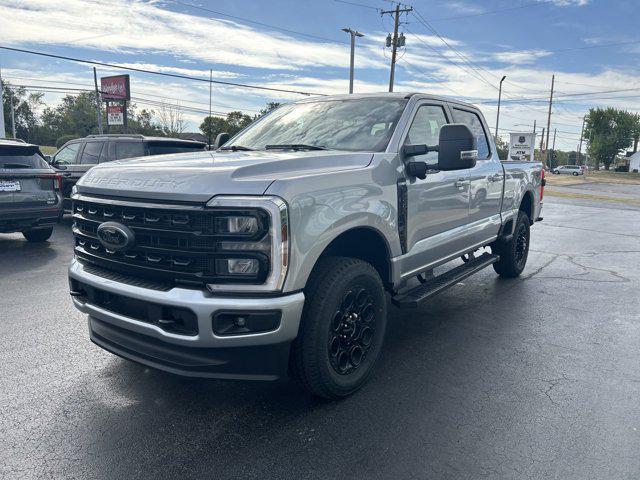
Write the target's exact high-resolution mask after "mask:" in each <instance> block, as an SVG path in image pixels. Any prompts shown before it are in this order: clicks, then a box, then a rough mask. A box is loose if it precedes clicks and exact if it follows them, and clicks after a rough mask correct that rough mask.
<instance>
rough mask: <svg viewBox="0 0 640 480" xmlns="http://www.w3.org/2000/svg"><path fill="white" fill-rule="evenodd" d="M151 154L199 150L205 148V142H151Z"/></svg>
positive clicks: (149, 145) (149, 144)
mask: <svg viewBox="0 0 640 480" xmlns="http://www.w3.org/2000/svg"><path fill="white" fill-rule="evenodd" d="M147 146H148V147H149V155H165V154H168V153H183V152H197V151H200V150H204V144H203V143H202V144H201V143H196V144H190V143H177V142H175V143H172V142H166V143H162V142H149V143H148V144H147Z"/></svg>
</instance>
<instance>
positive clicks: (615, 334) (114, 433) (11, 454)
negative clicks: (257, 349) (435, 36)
mask: <svg viewBox="0 0 640 480" xmlns="http://www.w3.org/2000/svg"><path fill="white" fill-rule="evenodd" d="M589 188H592V187H589ZM637 189H638V190H640V186H638V187H637ZM638 190H636V195H637V196H638V198H640V193H638ZM532 235H533V238H532V251H531V253H530V256H529V264H528V266H527V268H526V270H525V272H524V274H523V277H522V278H520V279H516V280H499V279H498V278H497V276H496V275H495V274H494V272H493V270H491V269H487V270H485V271H483V272H481V273H480V274H478V275H476V276H474V277H471V278H470V279H468V280H467V281H465V285H459V286H456V287H455V288H453V289H451V290H449V291H447V292H445V293H444V294H442V295H441V296H440V297H438V298H437V299H436V300H435V301H433V302H431V303H430V304H429V305H428V306H427V307H425V308H422V309H420V310H418V311H403V312H400V311H398V310H391V317H390V327H389V331H388V335H387V342H386V347H385V350H384V353H383V358H382V360H381V362H380V363H379V365H378V368H377V370H376V371H375V373H374V375H373V377H372V378H371V381H370V382H369V383H368V384H367V385H366V386H365V388H363V390H361V391H360V392H359V393H357V394H356V395H354V396H353V397H351V398H349V399H346V400H344V401H342V402H339V403H325V402H322V401H319V400H316V399H312V398H310V397H307V396H306V395H305V394H304V393H302V392H301V391H300V390H298V389H297V387H296V386H295V385H292V384H251V383H230V382H218V381H202V380H194V379H183V378H179V377H175V376H171V375H168V374H165V373H161V372H157V371H153V370H149V369H147V368H144V367H141V366H138V365H136V364H133V363H130V362H127V361H125V360H122V359H120V358H117V357H115V356H113V355H110V354H108V353H106V352H104V351H102V350H100V349H99V348H98V347H96V346H94V345H93V344H91V343H90V342H89V340H88V334H87V325H86V321H85V319H84V317H83V315H81V314H80V313H79V312H77V311H76V310H75V309H74V308H73V307H72V305H71V301H70V298H69V296H68V293H67V279H66V266H67V264H68V262H69V258H70V256H71V248H72V247H71V245H72V236H71V233H70V221H69V220H68V219H67V220H66V221H65V223H64V224H62V225H60V226H58V228H57V229H56V232H55V235H54V237H53V239H52V242H51V243H50V244H49V245H48V246H47V245H41V246H38V245H33V244H27V243H26V242H25V241H24V240H23V239H22V237H21V236H20V235H0V285H1V287H2V288H1V291H2V295H1V296H0V312H1V313H0V317H1V318H2V321H1V322H0V363H1V365H2V367H1V368H0V406H1V408H2V414H1V415H0V476H2V477H3V478H11V479H13V478H16V479H18V478H77V479H97V478H136V479H138V478H139V479H142V478H153V479H161V478H167V479H169V478H204V477H209V478H217V479H227V478H233V479H235V478H238V479H240V478H243V479H244V478H259V479H267V478H277V479H289V478H290V479H301V478H318V479H339V478H349V479H353V478H369V479H383V478H384V479H390V478H393V479H441V478H452V479H478V478H491V479H529V478H532V479H533V478H535V479H563V480H566V479H580V480H583V479H637V478H640V455H639V452H640V401H639V398H640V269H639V268H638V267H639V266H640V207H637V206H633V205H625V204H621V203H614V202H603V201H598V202H595V201H589V200H576V199H566V198H554V197H548V198H546V199H545V208H544V221H543V222H542V223H540V224H537V225H536V226H535V228H534V229H533V230H532Z"/></svg>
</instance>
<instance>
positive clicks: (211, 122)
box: [200, 117, 226, 144]
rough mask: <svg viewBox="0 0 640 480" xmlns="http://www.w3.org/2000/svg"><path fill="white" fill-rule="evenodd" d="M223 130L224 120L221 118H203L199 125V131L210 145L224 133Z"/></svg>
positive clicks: (224, 126)
mask: <svg viewBox="0 0 640 480" xmlns="http://www.w3.org/2000/svg"><path fill="white" fill-rule="evenodd" d="M225 128H226V120H225V119H224V118H222V117H204V120H203V121H202V123H201V124H200V131H201V132H202V134H203V135H204V136H205V137H207V139H208V140H209V143H210V144H213V142H214V140H215V139H216V137H217V136H218V134H219V133H222V132H224V131H226V130H225Z"/></svg>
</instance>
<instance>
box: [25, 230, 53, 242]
mask: <svg viewBox="0 0 640 480" xmlns="http://www.w3.org/2000/svg"><path fill="white" fill-rule="evenodd" d="M52 234H53V227H48V228H33V229H31V230H27V231H26V232H22V235H24V238H26V239H27V241H28V242H46V241H47V240H49V238H50V237H51V235H52Z"/></svg>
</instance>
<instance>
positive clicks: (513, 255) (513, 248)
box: [491, 210, 531, 278]
mask: <svg viewBox="0 0 640 480" xmlns="http://www.w3.org/2000/svg"><path fill="white" fill-rule="evenodd" d="M529 227H530V223H529V217H528V216H527V214H526V213H524V212H523V211H522V210H521V211H519V212H518V219H517V220H516V228H515V230H514V234H513V237H512V238H511V240H509V241H508V242H501V241H497V242H496V243H495V244H493V246H492V248H491V251H492V252H493V253H495V254H498V255H500V260H499V261H497V262H496V263H494V264H493V269H494V270H495V271H496V273H497V274H498V275H500V276H501V277H503V278H515V277H517V276H519V275H520V274H521V273H522V271H523V270H524V267H525V265H526V264H527V258H528V256H529V240H530V235H531V231H530V229H529Z"/></svg>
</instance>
